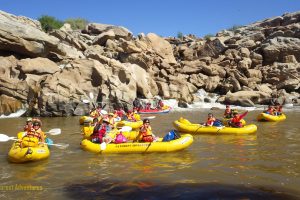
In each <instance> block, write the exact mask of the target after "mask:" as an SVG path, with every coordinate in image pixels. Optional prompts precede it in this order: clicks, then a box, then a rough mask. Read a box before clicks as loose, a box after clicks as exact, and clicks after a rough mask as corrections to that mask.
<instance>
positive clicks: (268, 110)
mask: <svg viewBox="0 0 300 200" xmlns="http://www.w3.org/2000/svg"><path fill="white" fill-rule="evenodd" d="M265 113H267V114H269V115H274V114H275V113H274V107H273V106H271V105H269V106H268V109H267V110H266V111H265Z"/></svg>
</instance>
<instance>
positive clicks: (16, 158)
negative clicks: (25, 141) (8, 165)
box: [8, 141, 50, 163]
mask: <svg viewBox="0 0 300 200" xmlns="http://www.w3.org/2000/svg"><path fill="white" fill-rule="evenodd" d="M49 156H50V151H49V148H48V145H46V144H39V145H38V146H37V147H24V148H21V147H20V142H18V141H16V142H14V143H13V145H12V147H11V149H10V151H9V152H8V159H9V161H11V162H14V163H23V162H29V161H37V160H42V159H46V158H48V157H49Z"/></svg>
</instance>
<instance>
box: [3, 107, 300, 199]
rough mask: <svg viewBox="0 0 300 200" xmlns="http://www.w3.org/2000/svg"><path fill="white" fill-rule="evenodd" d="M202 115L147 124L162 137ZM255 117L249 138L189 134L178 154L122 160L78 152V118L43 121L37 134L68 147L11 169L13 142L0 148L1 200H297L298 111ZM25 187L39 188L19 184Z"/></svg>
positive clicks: (16, 124) (15, 124) (14, 123)
mask: <svg viewBox="0 0 300 200" xmlns="http://www.w3.org/2000/svg"><path fill="white" fill-rule="evenodd" d="M208 112H211V111H209V110H195V111H185V112H175V111H174V112H171V113H169V114H164V115H157V116H156V118H155V119H153V120H152V122H151V124H152V128H153V129H154V132H155V133H156V135H158V136H163V135H164V134H165V133H167V132H168V131H169V130H171V129H172V128H173V126H172V122H173V121H174V120H176V119H178V118H179V117H180V116H183V117H186V118H187V119H189V120H190V121H191V122H194V123H199V122H200V121H204V120H205V118H206V116H207V113H208ZM212 112H213V113H214V114H215V115H217V116H218V115H219V116H221V113H222V112H223V111H221V110H216V111H212ZM258 114H259V111H252V112H250V113H249V114H248V115H247V116H246V117H245V119H246V121H247V123H255V124H257V126H258V131H257V133H256V134H253V135H245V136H236V135H232V136H228V135H227V136H224V135H195V136H194V143H193V144H192V145H191V146H190V147H189V148H187V149H186V150H183V151H180V152H174V153H160V154H155V153H152V154H122V155H118V154H115V155H96V154H92V153H89V152H85V151H82V150H81V149H80V146H79V143H80V141H81V136H80V126H79V123H78V120H79V117H68V118H44V119H42V120H43V130H45V131H47V130H49V129H52V128H61V129H62V134H61V135H58V136H51V139H53V140H54V142H57V143H68V144H70V146H69V147H68V148H67V149H66V150H61V149H58V148H55V147H52V148H51V156H50V158H49V159H47V160H44V161H39V162H34V163H26V164H12V163H9V162H8V161H7V152H8V150H9V148H10V146H11V144H12V141H9V142H5V143H4V142H2V143H0V166H1V168H0V199H1V197H2V198H5V197H6V198H9V199H12V198H19V199H20V198H22V199H32V198H33V195H34V198H36V199H41V198H45V197H46V198H47V199H82V198H84V197H85V198H87V199H107V198H115V199H119V198H130V199H134V198H136V199H166V198H181V199H201V198H202V199H220V198H221V199H300V195H299V193H300V192H299V188H300V174H299V173H300V124H299V123H300V121H299V117H300V111H299V110H296V111H293V110H288V111H287V112H286V114H287V120H286V121H284V122H278V123H261V122H257V121H255V118H256V116H257V115H258ZM25 120H26V119H25V118H15V119H0V132H1V133H4V134H7V135H10V136H15V135H16V133H17V132H18V131H19V130H21V129H22V127H23V125H24V123H25ZM28 185H31V186H38V188H39V189H40V190H38V191H31V190H25V191H23V190H21V188H20V187H18V186H28ZM8 187H10V188H13V189H12V190H10V188H8Z"/></svg>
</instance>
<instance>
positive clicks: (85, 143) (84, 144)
mask: <svg viewBox="0 0 300 200" xmlns="http://www.w3.org/2000/svg"><path fill="white" fill-rule="evenodd" d="M192 143H193V136H192V135H190V134H184V135H182V136H181V137H180V138H179V139H176V140H171V141H169V142H162V138H160V139H159V141H157V142H134V143H133V142H127V143H121V144H114V143H110V144H107V146H106V149H105V150H101V147H100V144H95V143H92V142H91V141H90V140H87V139H84V140H82V141H81V144H80V145H81V148H82V149H83V150H86V151H89V152H92V153H153V152H172V151H179V150H183V149H185V148H187V147H188V146H190V145H191V144H192Z"/></svg>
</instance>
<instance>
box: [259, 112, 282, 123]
mask: <svg viewBox="0 0 300 200" xmlns="http://www.w3.org/2000/svg"><path fill="white" fill-rule="evenodd" d="M285 119H286V116H285V114H281V115H278V116H275V115H269V114H267V113H260V114H259V115H258V116H257V120H258V121H268V122H279V121H283V120H285Z"/></svg>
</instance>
